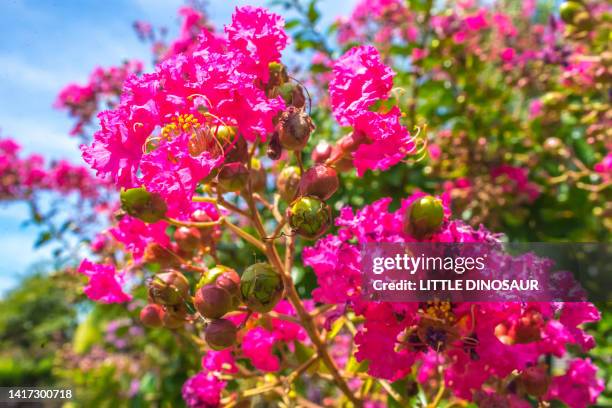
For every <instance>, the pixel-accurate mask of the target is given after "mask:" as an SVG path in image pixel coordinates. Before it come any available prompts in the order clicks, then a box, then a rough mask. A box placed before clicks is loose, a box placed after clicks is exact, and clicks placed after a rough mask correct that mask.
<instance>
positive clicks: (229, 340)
mask: <svg viewBox="0 0 612 408" xmlns="http://www.w3.org/2000/svg"><path fill="white" fill-rule="evenodd" d="M237 332H238V329H237V328H236V325H235V324H234V323H232V322H231V321H229V320H227V319H218V320H213V321H212V322H210V323H209V324H208V326H206V329H205V330H204V339H205V340H206V343H208V345H209V346H210V347H211V348H212V349H214V350H223V349H226V348H228V347H231V346H233V345H234V343H236V334H237Z"/></svg>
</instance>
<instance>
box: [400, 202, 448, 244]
mask: <svg viewBox="0 0 612 408" xmlns="http://www.w3.org/2000/svg"><path fill="white" fill-rule="evenodd" d="M443 222H444V207H443V206H442V201H441V200H440V199H438V198H435V197H433V196H425V197H421V198H419V199H417V200H416V201H415V202H413V203H412V204H411V205H410V207H409V208H408V211H406V215H405V217H404V230H405V231H406V232H407V233H408V234H410V235H412V236H413V237H415V238H426V237H429V236H431V235H432V234H434V233H435V232H437V231H438V230H439V229H440V227H441V226H442V223H443Z"/></svg>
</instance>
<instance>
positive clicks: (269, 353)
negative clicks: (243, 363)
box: [242, 327, 280, 372]
mask: <svg viewBox="0 0 612 408" xmlns="http://www.w3.org/2000/svg"><path fill="white" fill-rule="evenodd" d="M276 341H277V339H276V336H275V335H274V333H272V332H270V331H268V330H266V329H264V328H262V327H255V328H253V329H251V330H249V331H248V332H247V333H246V334H245V335H244V337H243V339H242V352H243V353H244V355H245V357H247V358H249V359H250V360H251V363H252V364H253V366H254V367H255V368H257V369H258V370H261V371H270V372H273V371H278V369H279V368H280V362H279V360H278V357H276V356H275V355H274V354H273V349H274V344H275V343H276Z"/></svg>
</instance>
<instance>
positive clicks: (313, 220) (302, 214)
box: [287, 196, 331, 239]
mask: <svg viewBox="0 0 612 408" xmlns="http://www.w3.org/2000/svg"><path fill="white" fill-rule="evenodd" d="M287 218H288V219H289V225H290V226H291V229H292V230H293V232H295V233H297V234H299V235H301V236H303V237H305V238H309V239H316V238H318V237H319V236H321V234H323V233H324V232H325V231H326V230H327V228H329V226H330V224H331V210H330V208H329V206H328V205H327V204H325V203H324V202H323V201H322V200H320V199H319V198H317V197H310V196H304V197H300V198H298V199H296V200H295V201H293V202H292V203H291V205H290V206H289V208H288V209H287Z"/></svg>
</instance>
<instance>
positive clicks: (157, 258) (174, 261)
mask: <svg viewBox="0 0 612 408" xmlns="http://www.w3.org/2000/svg"><path fill="white" fill-rule="evenodd" d="M142 259H143V261H144V262H145V263H156V264H159V265H160V266H161V267H162V268H170V267H176V266H178V265H180V261H179V259H178V258H177V257H176V255H175V254H174V252H172V250H170V249H169V248H166V247H164V246H163V245H160V244H158V243H156V242H151V243H150V244H148V245H147V246H146V248H145V250H144V254H143V256H142Z"/></svg>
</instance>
